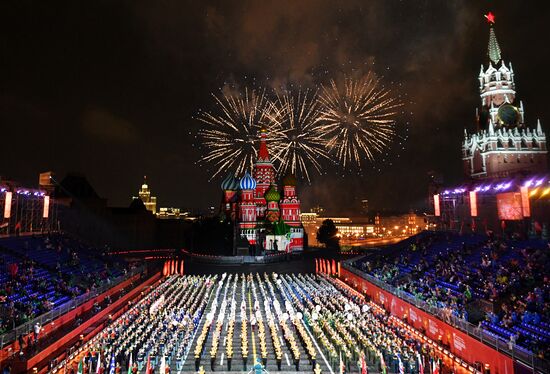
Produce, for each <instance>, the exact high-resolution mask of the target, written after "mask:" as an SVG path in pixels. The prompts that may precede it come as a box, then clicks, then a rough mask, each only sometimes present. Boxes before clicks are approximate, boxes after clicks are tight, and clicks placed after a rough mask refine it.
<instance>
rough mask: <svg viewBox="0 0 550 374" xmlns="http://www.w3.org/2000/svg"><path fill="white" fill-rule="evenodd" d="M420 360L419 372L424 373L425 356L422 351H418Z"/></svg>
mask: <svg viewBox="0 0 550 374" xmlns="http://www.w3.org/2000/svg"><path fill="white" fill-rule="evenodd" d="M416 358H417V360H418V374H424V357H423V356H422V355H421V354H420V353H418V352H417V353H416Z"/></svg>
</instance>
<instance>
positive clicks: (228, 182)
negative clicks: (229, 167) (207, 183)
mask: <svg viewBox="0 0 550 374" xmlns="http://www.w3.org/2000/svg"><path fill="white" fill-rule="evenodd" d="M221 187H222V190H223V191H237V190H238V189H239V180H238V179H237V178H235V175H233V174H232V173H229V174H227V176H226V177H225V178H224V180H223V181H222V184H221Z"/></svg>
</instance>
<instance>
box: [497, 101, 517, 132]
mask: <svg viewBox="0 0 550 374" xmlns="http://www.w3.org/2000/svg"><path fill="white" fill-rule="evenodd" d="M497 121H498V124H499V125H500V126H504V127H516V126H517V125H518V123H519V111H518V108H516V107H515V106H513V105H511V104H504V105H502V106H501V107H500V108H498V112H497Z"/></svg>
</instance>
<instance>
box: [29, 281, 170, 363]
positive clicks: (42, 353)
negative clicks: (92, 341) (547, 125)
mask: <svg viewBox="0 0 550 374" xmlns="http://www.w3.org/2000/svg"><path fill="white" fill-rule="evenodd" d="M159 278H160V274H159V273H157V274H155V275H154V276H152V277H151V278H149V279H148V280H146V281H145V282H144V283H142V284H140V285H139V286H138V287H136V288H134V289H133V290H132V291H130V292H128V293H127V294H126V295H124V296H123V297H121V298H120V299H118V300H117V301H115V302H114V303H112V304H111V305H109V306H107V307H106V308H105V309H102V310H101V311H100V312H99V313H97V314H96V315H94V316H93V317H92V318H90V319H89V320H87V321H84V322H83V323H82V324H81V325H80V326H78V327H77V328H75V329H74V330H72V331H70V332H69V333H68V334H67V335H65V336H63V338H62V339H59V340H58V341H56V342H55V343H53V344H51V345H50V346H48V347H47V348H45V349H43V350H41V351H40V352H39V353H38V354H37V355H36V356H34V357H32V358H31V359H29V360H28V361H27V370H30V369H31V368H32V367H34V366H36V365H37V364H38V363H40V362H41V361H43V360H44V359H45V358H47V357H48V356H49V355H51V354H52V353H54V352H55V351H57V350H58V349H59V348H61V347H63V346H64V345H65V344H67V342H69V341H71V340H72V339H74V338H75V337H77V336H78V335H80V334H82V333H83V332H84V331H85V330H86V329H87V328H88V327H90V326H92V325H93V324H94V323H95V322H97V321H98V320H100V319H101V318H104V317H105V316H107V315H108V314H109V313H111V312H112V311H113V310H115V309H117V308H118V307H119V306H120V305H123V304H125V303H127V302H128V300H130V299H132V298H134V297H135V296H137V295H138V293H139V292H141V290H142V289H143V288H144V287H146V286H149V285H151V284H153V283H154V282H156V281H158V280H159Z"/></svg>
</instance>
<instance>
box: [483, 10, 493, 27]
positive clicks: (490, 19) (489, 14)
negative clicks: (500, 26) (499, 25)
mask: <svg viewBox="0 0 550 374" xmlns="http://www.w3.org/2000/svg"><path fill="white" fill-rule="evenodd" d="M485 18H487V22H489V23H490V24H491V25H492V24H494V23H495V15H494V14H493V13H492V12H489V13H487V14H486V15H485Z"/></svg>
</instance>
